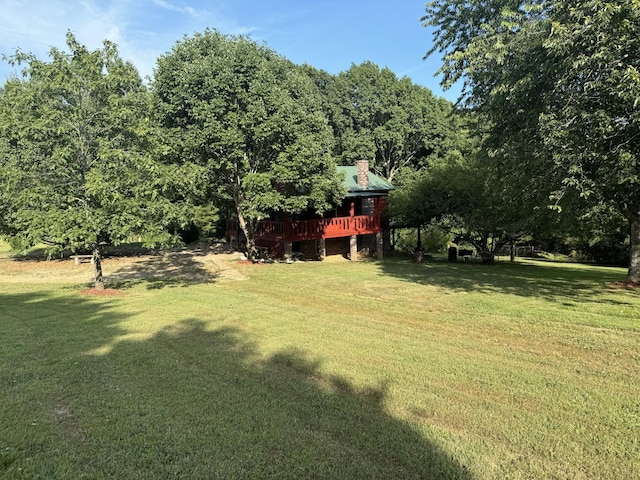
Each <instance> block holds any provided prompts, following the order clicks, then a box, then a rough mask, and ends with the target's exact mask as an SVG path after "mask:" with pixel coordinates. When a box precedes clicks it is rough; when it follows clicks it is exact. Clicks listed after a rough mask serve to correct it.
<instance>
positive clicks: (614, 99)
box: [424, 0, 640, 282]
mask: <svg viewBox="0 0 640 480" xmlns="http://www.w3.org/2000/svg"><path fill="white" fill-rule="evenodd" d="M426 12H427V15H426V16H425V17H424V21H425V24H426V25H429V26H433V27H435V37H434V40H435V44H434V48H433V49H432V51H431V52H430V53H433V52H435V51H440V52H442V53H443V54H444V57H443V66H442V68H441V70H440V71H441V73H442V74H443V79H444V80H443V83H444V84H445V85H449V84H451V83H452V82H454V81H456V80H458V79H461V78H462V79H464V81H465V89H464V92H463V95H462V98H461V100H462V103H463V104H464V105H466V106H467V107H469V108H473V109H474V110H475V111H476V112H477V113H478V115H480V116H481V118H482V119H483V122H484V124H485V125H487V126H488V131H487V137H486V142H485V146H486V147H487V149H488V151H489V152H490V153H491V154H492V155H493V158H494V161H495V162H496V164H497V165H498V166H499V168H500V169H501V172H502V173H503V174H504V175H505V176H506V177H507V178H511V179H513V180H514V181H518V182H523V181H524V180H525V179H526V180H527V182H528V184H530V185H531V187H532V188H534V189H535V190H536V191H537V192H538V193H539V195H538V197H539V198H544V199H546V202H545V203H546V204H547V205H548V204H549V203H552V204H553V205H554V206H556V207H557V208H564V209H568V210H569V212H570V213H571V214H572V215H573V216H576V215H578V214H584V212H585V210H591V211H593V212H602V211H604V210H611V211H617V212H618V213H617V214H618V215H623V216H624V217H625V218H626V219H627V220H628V222H629V227H630V231H631V264H630V269H629V275H628V277H629V279H630V280H633V281H636V282H640V188H638V186H639V183H640V167H639V166H638V153H639V152H638V148H639V146H638V145H639V143H638V141H637V139H638V138H640V109H639V108H638V106H639V105H640V42H638V38H639V37H640V2H639V1H638V0H621V1H617V2H608V1H605V0H577V1H568V0H528V1H511V0H487V1H478V2H467V1H463V0H447V1H444V0H437V1H432V2H429V3H428V4H427V6H426ZM541 206H542V205H541Z"/></svg>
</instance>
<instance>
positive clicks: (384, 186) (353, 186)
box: [338, 166, 395, 197]
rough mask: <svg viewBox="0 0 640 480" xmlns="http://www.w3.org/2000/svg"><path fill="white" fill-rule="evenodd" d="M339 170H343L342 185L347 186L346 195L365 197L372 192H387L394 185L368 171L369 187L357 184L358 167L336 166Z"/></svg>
mask: <svg viewBox="0 0 640 480" xmlns="http://www.w3.org/2000/svg"><path fill="white" fill-rule="evenodd" d="M338 171H339V172H344V173H345V175H344V186H345V187H347V192H348V193H347V197H365V196H368V195H371V194H373V193H388V192H389V191H390V190H393V189H394V188H395V187H394V186H393V185H391V184H390V183H389V182H387V181H386V180H385V179H384V178H382V177H379V176H378V175H376V174H375V173H371V172H369V187H367V188H362V187H359V186H358V167H355V166H342V167H338Z"/></svg>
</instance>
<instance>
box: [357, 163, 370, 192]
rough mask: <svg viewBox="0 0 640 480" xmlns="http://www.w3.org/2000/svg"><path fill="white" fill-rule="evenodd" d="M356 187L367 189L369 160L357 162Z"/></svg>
mask: <svg viewBox="0 0 640 480" xmlns="http://www.w3.org/2000/svg"><path fill="white" fill-rule="evenodd" d="M356 167H357V168H358V187H360V188H369V160H358V161H357V162H356Z"/></svg>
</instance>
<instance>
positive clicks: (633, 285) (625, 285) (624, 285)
mask: <svg viewBox="0 0 640 480" xmlns="http://www.w3.org/2000/svg"><path fill="white" fill-rule="evenodd" d="M611 286H612V287H613V288H621V289H624V290H638V289H640V283H637V282H630V281H628V280H620V281H618V282H613V283H611Z"/></svg>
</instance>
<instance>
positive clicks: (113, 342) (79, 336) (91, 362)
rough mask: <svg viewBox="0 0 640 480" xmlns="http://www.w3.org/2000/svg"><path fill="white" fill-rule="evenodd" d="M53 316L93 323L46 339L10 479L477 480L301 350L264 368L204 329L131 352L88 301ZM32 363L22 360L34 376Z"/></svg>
mask: <svg viewBox="0 0 640 480" xmlns="http://www.w3.org/2000/svg"><path fill="white" fill-rule="evenodd" d="M6 299H7V297H2V298H0V302H3V301H6ZM10 300H11V302H12V303H15V302H16V301H19V300H20V299H19V298H18V297H16V298H11V299H10ZM43 302H45V303H46V300H43ZM63 303H64V302H63ZM42 306H45V305H44V304H43V305H42ZM50 307H51V308H52V309H55V310H59V309H60V308H63V309H64V308H67V307H68V308H76V309H80V310H81V311H83V312H84V313H86V314H88V315H89V316H90V317H91V321H89V323H87V324H86V325H85V324H82V320H79V319H75V320H73V319H69V320H67V321H66V322H65V321H64V320H63V319H62V318H58V320H57V321H58V322H59V323H60V325H59V328H52V327H49V329H47V328H43V329H42V331H39V332H37V334H38V336H39V337H41V338H44V337H47V334H46V332H47V331H48V332H49V333H50V335H48V337H49V342H50V343H51V345H57V344H58V343H59V342H64V344H65V345H64V347H63V346H57V347H55V348H54V350H56V349H57V351H58V356H59V357H60V358H58V360H57V361H56V362H48V363H47V362H42V363H39V364H38V365H37V366H36V368H35V371H34V372H33V373H32V375H35V378H31V379H29V380H28V382H30V385H29V386H28V387H25V389H23V390H25V391H21V389H20V388H19V387H15V388H16V390H15V391H14V392H12V393H9V397H10V398H11V400H12V402H10V403H9V404H8V405H9V406H8V407H7V403H5V405H4V407H3V408H4V409H7V408H9V411H8V412H7V411H5V412H3V413H4V414H11V413H12V412H11V410H10V409H11V406H12V405H13V406H14V407H17V406H18V405H24V402H25V401H26V402H31V403H32V404H31V405H29V406H28V407H22V411H21V412H20V415H19V418H20V419H21V420H20V421H19V423H24V424H26V426H24V425H12V426H11V427H13V430H12V431H11V432H9V431H7V432H1V433H7V434H8V435H6V436H3V438H4V439H5V440H4V441H3V442H4V443H3V444H2V447H3V448H4V449H5V450H3V453H2V456H3V457H2V458H0V460H1V461H0V477H2V476H4V477H5V478H81V477H88V478H143V479H145V478H146V479H157V478H189V479H209V478H243V479H244V478H260V479H262V478H278V479H287V478H291V479H292V478H332V479H357V478H363V479H390V478H403V479H411V478H415V479H428V478H434V479H439V478H443V479H445V478H446V479H455V478H460V479H470V478H472V475H471V474H470V472H469V471H468V470H467V468H465V467H464V466H463V465H461V464H460V463H459V462H458V461H457V460H455V459H454V458H452V457H451V455H449V454H448V453H447V452H445V451H443V450H442V449H441V448H440V447H439V446H438V445H437V444H436V443H435V442H433V441H431V440H430V439H428V438H425V436H424V435H423V434H421V433H419V432H418V431H417V430H416V429H415V428H414V427H412V426H411V425H409V424H408V423H406V422H403V421H401V420H398V419H396V418H393V417H391V416H390V415H389V414H388V413H387V412H386V411H385V408H384V400H385V397H386V395H387V394H386V387H385V386H384V385H379V386H372V387H369V388H357V387H355V386H354V385H352V384H350V382H349V381H347V380H346V379H344V378H340V377H337V376H331V375H326V374H324V373H322V371H321V370H322V369H321V364H320V362H319V361H318V360H313V359H309V358H308V357H307V356H306V355H305V354H304V353H303V352H301V351H297V350H288V351H283V352H279V353H277V354H275V355H272V356H270V357H267V358H265V357H263V356H261V355H260V354H259V353H258V347H257V345H255V344H253V343H252V342H251V341H250V340H248V339H247V338H246V337H245V334H243V333H242V332H240V331H239V330H236V329H233V328H219V329H217V330H213V331H212V330H207V328H206V327H207V325H206V324H205V323H204V322H202V321H199V320H197V319H191V320H186V321H183V322H180V323H177V324H176V325H175V326H173V327H171V328H167V329H164V330H162V331H160V332H158V333H156V334H155V335H153V336H152V337H151V338H147V339H144V340H140V339H128V338H127V337H123V335H124V333H125V332H122V331H120V330H119V329H118V327H117V326H116V324H117V322H118V321H120V320H122V318H121V317H118V316H117V315H115V316H114V318H110V319H108V318H105V317H110V314H108V315H103V313H102V312H100V311H99V310H100V308H99V307H95V306H91V305H90V304H89V302H88V303H87V305H85V302H83V301H81V300H79V301H78V302H77V304H75V305H66V306H65V305H63V304H60V305H58V303H57V301H53V302H52V304H51V305H50ZM83 309H85V310H83ZM92 309H93V310H96V311H93V310H92ZM74 317H75V316H74ZM34 328H36V327H34ZM87 331H90V333H89V332H87ZM96 340H100V341H99V342H96ZM43 341H44V340H43ZM100 342H102V348H101V347H100V346H99V345H97V343H100ZM5 355H7V354H6V353H5ZM22 356H25V355H24V354H23V355H22ZM22 356H16V357H15V359H14V361H16V362H18V363H20V364H21V366H22V367H23V368H25V369H26V364H27V362H28V360H25V359H22ZM27 356H28V355H27ZM9 377H11V375H9ZM7 381H9V382H10V381H11V378H9V379H5V382H7ZM23 381H27V380H26V379H23ZM43 384H44V386H43ZM4 395H5V396H6V395H7V394H6V393H5V394H4ZM21 402H22V403H21ZM5 418H6V417H5ZM14 418H15V416H14ZM30 423H34V425H37V426H38V428H37V429H31V425H30ZM20 427H21V428H23V429H26V430H25V432H26V433H24V434H20V433H18V434H16V430H15V429H16V428H20Z"/></svg>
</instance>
